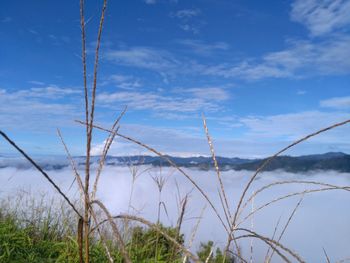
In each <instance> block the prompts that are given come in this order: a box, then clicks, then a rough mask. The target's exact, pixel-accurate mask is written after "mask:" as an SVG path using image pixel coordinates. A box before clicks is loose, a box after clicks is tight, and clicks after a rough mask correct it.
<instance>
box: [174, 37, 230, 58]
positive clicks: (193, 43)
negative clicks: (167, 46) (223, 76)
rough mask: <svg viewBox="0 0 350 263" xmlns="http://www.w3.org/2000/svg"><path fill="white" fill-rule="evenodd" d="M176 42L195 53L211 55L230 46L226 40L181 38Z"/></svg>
mask: <svg viewBox="0 0 350 263" xmlns="http://www.w3.org/2000/svg"><path fill="white" fill-rule="evenodd" d="M177 42H178V43H179V44H182V45H184V46H186V47H189V48H190V49H191V50H192V51H194V52H195V53H197V54H199V55H205V56H208V55H212V54H213V53H215V52H216V51H226V50H228V49H229V47H230V46H229V44H227V43H226V42H215V43H205V42H203V41H201V40H194V39H183V40H179V41H177Z"/></svg>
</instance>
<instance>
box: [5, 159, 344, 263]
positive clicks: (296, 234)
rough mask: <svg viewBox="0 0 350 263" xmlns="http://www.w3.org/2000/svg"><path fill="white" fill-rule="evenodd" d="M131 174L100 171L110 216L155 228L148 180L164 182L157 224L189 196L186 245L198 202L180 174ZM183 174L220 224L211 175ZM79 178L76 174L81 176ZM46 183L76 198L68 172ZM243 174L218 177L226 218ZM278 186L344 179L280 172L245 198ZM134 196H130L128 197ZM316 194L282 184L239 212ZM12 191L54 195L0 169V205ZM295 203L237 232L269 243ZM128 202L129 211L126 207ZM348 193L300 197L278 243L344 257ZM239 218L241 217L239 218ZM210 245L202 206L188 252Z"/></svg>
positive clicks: (258, 254) (317, 257) (245, 247)
mask: <svg viewBox="0 0 350 263" xmlns="http://www.w3.org/2000/svg"><path fill="white" fill-rule="evenodd" d="M134 169H135V170H134V173H136V174H137V176H136V180H135V182H134V184H132V181H133V176H132V172H131V170H130V168H129V167H127V166H124V167H122V166H118V167H116V166H114V167H112V166H107V167H105V169H104V171H103V173H102V176H101V180H100V184H99V188H98V193H97V197H98V199H100V200H101V201H102V202H104V203H105V205H106V206H107V207H108V208H109V209H110V211H111V212H112V213H113V214H118V213H126V212H129V213H133V214H137V215H139V216H142V217H145V218H147V219H149V220H151V221H153V222H155V221H156V220H157V211H158V198H159V192H158V188H157V185H156V184H155V182H154V179H152V178H155V177H162V178H163V179H165V185H164V188H163V190H162V193H161V200H162V201H163V202H164V203H165V205H166V212H165V210H164V209H162V210H161V221H162V222H163V223H164V224H166V225H172V226H174V225H176V221H177V218H178V214H179V207H178V199H179V195H180V196H184V195H185V194H186V193H190V199H189V202H188V207H187V209H186V213H185V218H184V222H183V228H182V230H183V232H184V233H185V236H186V239H187V241H188V239H189V236H190V233H191V232H192V229H193V227H194V225H195V224H196V222H197V218H198V216H199V215H200V213H201V211H202V209H203V207H204V206H205V204H206V201H205V199H204V198H203V196H201V194H200V193H199V191H198V190H197V189H195V188H194V186H193V185H192V184H191V183H190V182H189V180H188V179H186V178H185V177H184V176H183V175H182V174H180V173H179V172H177V171H176V170H174V169H173V168H169V167H167V168H164V167H163V168H159V167H150V166H136V167H134ZM184 170H185V172H186V173H187V174H188V175H190V176H191V178H193V180H194V181H195V182H196V183H197V184H198V185H199V186H200V187H201V188H202V189H203V190H204V191H205V192H206V193H207V195H208V197H209V198H210V199H211V200H212V202H213V204H214V205H215V206H216V207H217V209H218V210H219V212H220V214H221V216H222V217H224V215H223V213H222V209H221V204H220V198H219V196H218V189H219V184H218V181H217V177H216V173H215V171H201V170H198V169H184ZM81 173H82V174H83V172H82V171H81ZM49 174H50V176H51V177H52V178H53V179H54V181H55V182H57V184H58V185H60V187H61V188H62V189H63V190H64V192H66V193H67V195H69V196H70V197H71V198H76V199H77V198H79V192H78V190H77V188H76V187H72V188H71V189H69V187H70V185H71V183H72V181H73V173H72V171H71V169H69V168H64V169H61V170H52V171H49ZM251 174H252V172H249V171H239V172H238V171H225V172H222V178H223V183H224V187H225V190H226V194H227V198H228V200H229V205H230V210H231V211H233V210H234V209H235V207H236V206H237V201H238V198H239V196H240V195H241V193H242V190H243V187H244V186H245V184H246V183H247V181H248V179H249V178H250V176H251ZM284 180H308V181H320V182H324V183H329V184H334V185H339V186H349V185H350V174H345V173H336V172H332V171H326V172H325V171H318V172H308V173H305V174H291V173H286V172H283V171H275V172H264V173H262V174H261V175H259V177H258V178H257V179H256V181H254V183H253V185H252V188H251V189H249V191H248V195H251V194H252V193H253V191H254V190H257V189H259V188H260V187H262V186H264V185H266V184H269V183H272V182H275V181H284ZM132 188H133V194H132V196H131V189H132ZM317 188H319V186H315V185H314V186H312V185H311V186H310V185H304V184H287V185H280V186H276V187H273V188H270V189H268V190H266V191H264V192H262V193H260V194H258V195H257V196H256V197H255V198H254V201H253V203H252V204H249V205H248V206H247V207H246V211H245V213H244V214H245V215H247V213H249V212H250V211H251V210H252V209H255V208H258V207H259V206H261V205H263V204H264V203H266V202H268V201H269V200H272V199H274V198H278V197H279V196H282V195H285V194H288V193H293V192H300V191H304V190H307V189H317ZM18 190H28V191H29V190H30V191H31V192H32V193H42V192H45V193H46V194H47V195H54V193H55V190H54V189H53V188H52V187H51V185H49V183H48V182H47V181H46V179H45V178H44V177H43V176H42V175H41V174H39V173H38V172H37V171H35V170H33V169H27V168H26V169H17V168H10V167H8V168H2V169H0V197H1V198H5V197H7V196H8V195H11V194H12V195H13V194H14V193H16V191H18ZM300 198H301V196H300V195H298V196H295V197H292V198H289V199H286V200H283V201H281V202H279V203H274V204H272V205H270V206H268V207H266V208H265V209H262V210H261V211H258V212H257V213H256V214H255V215H254V217H251V218H250V219H249V220H246V222H244V223H243V224H242V226H243V227H246V228H249V229H252V230H253V231H255V232H258V233H259V234H261V235H263V236H266V237H271V236H272V234H273V232H274V229H275V226H276V224H277V222H278V221H279V220H280V223H279V227H278V229H277V234H276V236H279V233H280V232H281V230H282V228H283V226H284V225H285V224H286V222H287V220H288V218H289V217H290V214H291V213H292V211H293V209H294V208H295V206H296V204H297V203H298V202H299V201H300ZM130 201H131V206H129V203H130ZM349 203H350V192H347V191H344V190H332V191H324V192H316V193H312V194H305V195H304V197H303V200H302V202H301V204H300V206H299V208H298V210H297V211H296V213H295V215H294V217H293V219H292V221H291V222H290V224H289V227H288V228H287V230H286V231H285V234H284V236H283V237H282V239H281V243H282V244H283V245H285V246H286V247H288V248H292V250H293V251H296V252H297V253H298V254H299V255H300V256H301V257H302V258H303V259H305V260H306V262H324V261H325V256H324V252H323V249H325V250H326V251H327V254H328V256H329V258H330V259H331V261H332V262H333V261H334V262H335V261H337V260H340V259H343V258H346V257H349V256H350V226H349V222H350V210H349ZM244 214H243V215H244ZM208 240H212V241H214V242H215V245H216V246H218V247H223V246H224V245H225V242H226V240H227V237H226V234H225V231H224V229H223V227H222V225H221V224H220V221H219V220H218V219H217V217H216V216H215V214H214V213H213V210H212V209H211V207H210V206H208V205H207V206H206V209H205V211H204V216H203V219H202V220H201V222H200V225H199V229H198V233H197V235H196V238H195V242H194V245H193V246H194V247H193V248H192V250H193V251H195V250H196V249H197V248H198V246H199V243H200V242H201V241H202V242H204V241H208ZM252 244H253V254H254V255H253V258H254V261H255V262H262V261H263V257H264V256H265V253H266V250H267V247H266V246H265V245H264V244H263V243H262V242H261V241H259V240H257V239H255V240H253V243H252ZM240 246H241V248H242V251H243V254H244V255H245V257H246V258H249V257H250V246H251V240H250V239H245V240H242V242H241V243H240ZM273 262H281V260H280V258H279V257H278V255H276V254H275V255H274V260H273Z"/></svg>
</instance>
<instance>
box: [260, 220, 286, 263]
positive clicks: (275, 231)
mask: <svg viewBox="0 0 350 263" xmlns="http://www.w3.org/2000/svg"><path fill="white" fill-rule="evenodd" d="M281 218H282V216H280V217H279V218H278V220H277V223H276V225H275V227H274V230H273V234H272V237H271V239H275V236H276V233H277V229H278V226H279V224H280V222H281ZM270 250H271V247H268V249H267V251H266V254H265V258H264V263H268V259H269V254H270Z"/></svg>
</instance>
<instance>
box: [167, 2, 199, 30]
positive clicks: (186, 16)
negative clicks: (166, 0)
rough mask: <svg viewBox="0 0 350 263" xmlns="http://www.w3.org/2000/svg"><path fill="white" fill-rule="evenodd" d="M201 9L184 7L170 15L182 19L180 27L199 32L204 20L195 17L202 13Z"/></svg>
mask: <svg viewBox="0 0 350 263" xmlns="http://www.w3.org/2000/svg"><path fill="white" fill-rule="evenodd" d="M201 13H202V12H201V10H200V9H198V8H196V9H183V10H179V11H177V12H174V13H171V14H170V17H172V18H176V19H178V20H179V21H180V24H179V27H180V28H181V29H182V30H184V31H187V32H192V33H193V34H198V33H199V29H200V27H201V26H203V23H204V22H203V21H200V20H198V19H195V18H196V17H198V16H199V15H201Z"/></svg>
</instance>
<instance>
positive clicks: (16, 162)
mask: <svg viewBox="0 0 350 263" xmlns="http://www.w3.org/2000/svg"><path fill="white" fill-rule="evenodd" d="M166 157H168V158H170V159H171V160H172V161H173V162H174V163H175V164H176V165H178V166H179V167H187V168H198V169H201V170H210V169H214V168H215V167H214V162H213V160H212V158H211V157H205V156H195V157H176V156H166ZM99 159H100V157H99V156H92V158H91V164H92V165H94V164H96V165H97V164H98V162H99ZM216 159H217V162H218V165H219V167H220V169H221V170H225V171H227V170H236V171H240V170H250V171H252V170H256V169H257V168H258V167H259V166H260V165H261V164H262V163H263V162H265V161H266V160H267V159H268V158H256V159H248V158H238V157H222V156H217V157H216ZM74 160H75V161H76V163H77V165H78V166H83V165H85V157H84V156H76V157H74ZM38 163H39V164H40V165H41V166H42V168H43V169H46V170H59V169H63V168H66V167H68V166H69V163H68V161H67V159H66V158H65V157H60V158H58V157H57V158H48V159H46V160H45V159H41V160H39V161H38ZM105 164H106V165H107V166H123V165H152V166H170V164H169V163H168V162H167V161H166V160H165V159H164V158H162V157H159V156H151V155H134V156H107V157H106V161H105ZM6 167H15V168H18V169H29V168H31V165H30V164H29V163H27V162H26V161H25V160H23V159H16V158H6V157H3V156H2V157H0V168H6ZM274 170H284V171H287V172H293V173H299V172H308V171H313V170H334V171H338V172H345V173H348V172H350V155H349V154H346V153H342V152H327V153H324V154H312V155H302V156H288V155H282V156H278V157H276V158H275V159H273V160H272V161H271V162H270V163H269V164H268V165H266V167H265V168H264V171H274Z"/></svg>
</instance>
